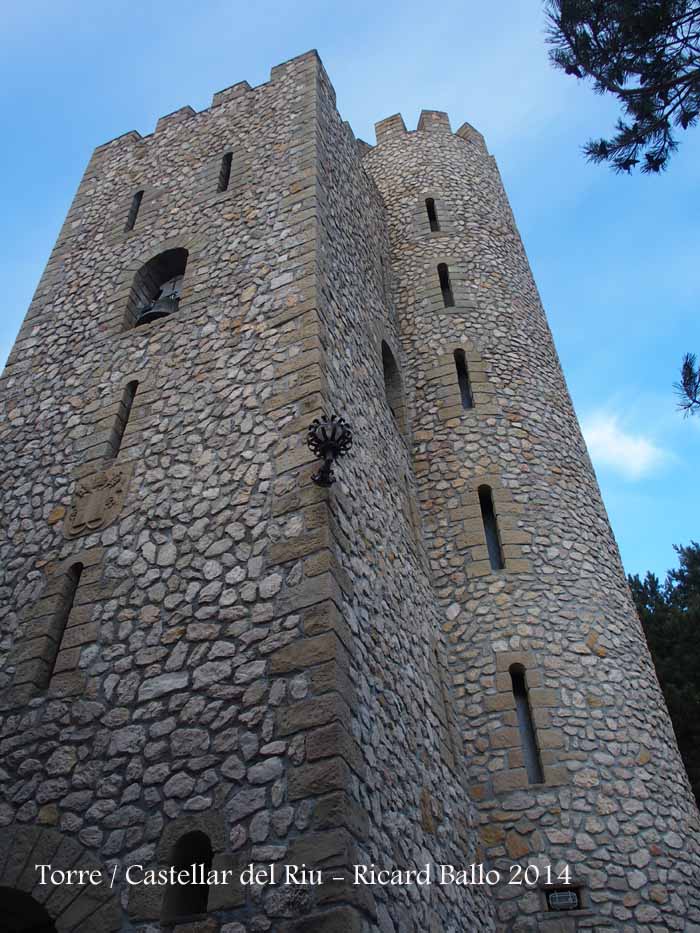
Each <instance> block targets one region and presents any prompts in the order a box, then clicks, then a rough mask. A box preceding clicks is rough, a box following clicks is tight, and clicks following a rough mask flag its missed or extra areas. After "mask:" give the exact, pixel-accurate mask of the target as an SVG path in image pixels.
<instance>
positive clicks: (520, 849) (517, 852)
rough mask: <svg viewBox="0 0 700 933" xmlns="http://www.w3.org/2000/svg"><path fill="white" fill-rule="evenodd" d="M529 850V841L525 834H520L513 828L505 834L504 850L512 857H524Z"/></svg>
mask: <svg viewBox="0 0 700 933" xmlns="http://www.w3.org/2000/svg"><path fill="white" fill-rule="evenodd" d="M529 851H530V842H529V840H528V838H527V837H526V836H521V835H520V833H516V832H515V830H511V831H510V832H509V833H508V834H507V835H506V852H507V853H508V855H509V856H510V857H511V858H512V859H514V860H516V859H521V858H525V856H526V855H527V854H528V852H529Z"/></svg>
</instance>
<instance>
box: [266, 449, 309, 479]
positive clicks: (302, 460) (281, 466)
mask: <svg viewBox="0 0 700 933" xmlns="http://www.w3.org/2000/svg"><path fill="white" fill-rule="evenodd" d="M315 460H316V458H315V457H314V455H313V454H312V452H311V451H310V450H309V448H308V447H306V446H305V445H304V446H303V447H301V446H299V447H295V448H294V449H293V450H289V451H287V453H285V454H282V456H281V457H277V459H276V461H275V466H276V467H277V475H278V476H280V475H282V474H283V473H286V472H287V471H289V470H296V469H297V468H298V467H300V466H304V464H307V463H313V462H314V461H315Z"/></svg>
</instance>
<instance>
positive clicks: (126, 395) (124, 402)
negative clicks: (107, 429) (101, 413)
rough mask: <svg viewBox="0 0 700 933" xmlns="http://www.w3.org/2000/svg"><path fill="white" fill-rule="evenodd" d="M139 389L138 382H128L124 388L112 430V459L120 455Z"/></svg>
mask: <svg viewBox="0 0 700 933" xmlns="http://www.w3.org/2000/svg"><path fill="white" fill-rule="evenodd" d="M138 387H139V384H138V382H137V381H136V380H134V381H133V382H128V383H127V384H126V385H125V386H124V391H123V392H122V397H121V401H120V402H119V408H118V409H117V414H116V416H115V419H114V428H113V430H112V437H111V443H112V453H111V454H110V456H111V457H116V456H117V454H118V453H119V449H120V448H121V446H122V439H123V437H124V431H126V425H127V422H128V420H129V415H130V414H131V406H132V405H133V404H134V397H135V396H136V390H137V389H138Z"/></svg>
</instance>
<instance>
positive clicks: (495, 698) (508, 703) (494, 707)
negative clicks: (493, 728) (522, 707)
mask: <svg viewBox="0 0 700 933" xmlns="http://www.w3.org/2000/svg"><path fill="white" fill-rule="evenodd" d="M508 678H509V679H510V675H508ZM484 708H485V709H487V710H488V711H489V712H491V713H496V712H502V711H503V710H512V709H515V700H514V699H513V693H512V691H511V692H508V693H495V694H489V695H487V696H485V697H484Z"/></svg>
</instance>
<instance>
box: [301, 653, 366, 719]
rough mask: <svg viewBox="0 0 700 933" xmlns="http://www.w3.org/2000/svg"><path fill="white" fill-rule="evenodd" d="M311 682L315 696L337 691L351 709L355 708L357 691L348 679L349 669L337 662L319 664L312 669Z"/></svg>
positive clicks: (310, 673)
mask: <svg viewBox="0 0 700 933" xmlns="http://www.w3.org/2000/svg"><path fill="white" fill-rule="evenodd" d="M309 680H310V684H311V689H312V691H313V692H314V693H315V694H323V693H330V692H332V691H335V692H337V693H339V694H340V695H341V697H342V698H343V700H344V701H345V702H346V703H347V704H348V706H349V707H351V708H354V707H355V705H356V703H357V691H356V690H355V686H354V684H353V683H352V682H351V681H350V678H349V677H348V671H347V668H345V667H342V666H341V665H339V664H336V662H335V661H327V662H326V663H325V664H319V665H318V666H317V667H312V668H311V670H310V671H309Z"/></svg>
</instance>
